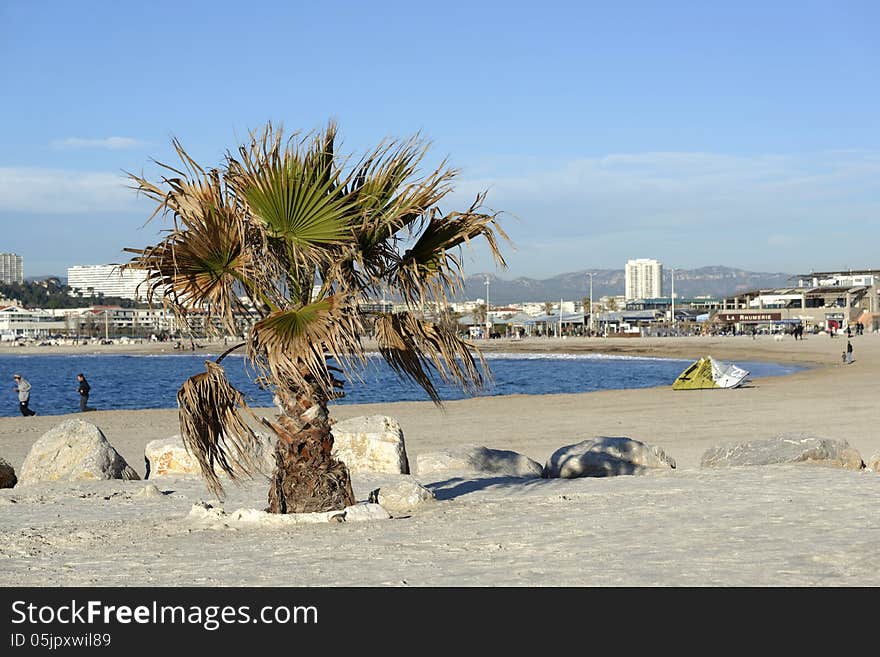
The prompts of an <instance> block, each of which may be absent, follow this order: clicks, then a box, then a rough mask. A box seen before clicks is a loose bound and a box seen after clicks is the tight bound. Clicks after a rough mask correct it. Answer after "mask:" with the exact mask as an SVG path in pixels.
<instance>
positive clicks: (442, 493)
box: [424, 476, 550, 500]
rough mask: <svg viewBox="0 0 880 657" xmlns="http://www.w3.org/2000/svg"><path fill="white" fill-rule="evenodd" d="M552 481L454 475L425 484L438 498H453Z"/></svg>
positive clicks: (537, 478) (538, 478) (538, 484)
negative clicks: (482, 491) (491, 489)
mask: <svg viewBox="0 0 880 657" xmlns="http://www.w3.org/2000/svg"><path fill="white" fill-rule="evenodd" d="M548 481H550V480H549V479H542V478H540V477H511V476H504V477H470V478H465V477H452V478H450V479H445V480H443V481H435V482H433V483H430V484H424V486H425V488H427V489H428V490H430V491H431V492H432V493H434V497H436V498H437V499H438V500H453V499H455V498H456V497H461V496H462V495H467V494H468V493H475V492H477V491H481V490H488V489H490V488H512V487H514V486H516V487H517V488H522V487H533V486H540V485H542V484H545V483H547V482H548Z"/></svg>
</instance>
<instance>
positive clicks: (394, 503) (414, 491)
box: [376, 477, 435, 511]
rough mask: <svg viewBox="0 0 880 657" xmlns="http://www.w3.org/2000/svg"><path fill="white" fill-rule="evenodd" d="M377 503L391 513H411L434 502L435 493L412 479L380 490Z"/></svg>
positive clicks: (405, 479) (406, 479) (408, 478)
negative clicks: (427, 503)
mask: <svg viewBox="0 0 880 657" xmlns="http://www.w3.org/2000/svg"><path fill="white" fill-rule="evenodd" d="M378 491H379V492H378V495H377V500H376V501H377V502H378V503H379V504H381V505H382V506H383V507H384V508H386V509H388V510H389V511H411V510H413V509H415V508H416V507H418V506H421V505H422V504H425V503H426V502H433V501H434V499H435V498H434V493H432V492H431V491H430V490H428V489H427V488H425V487H424V486H422V485H421V484H420V483H419V482H418V481H416V480H415V479H413V478H412V477H406V478H404V479H401V480H400V481H398V482H397V483H394V484H391V485H388V486H382V487H380V488H379V489H378Z"/></svg>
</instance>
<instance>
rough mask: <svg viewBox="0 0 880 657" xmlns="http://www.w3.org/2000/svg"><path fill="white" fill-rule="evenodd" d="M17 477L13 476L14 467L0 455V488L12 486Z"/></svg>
mask: <svg viewBox="0 0 880 657" xmlns="http://www.w3.org/2000/svg"><path fill="white" fill-rule="evenodd" d="M17 481H18V479H17V478H16V476H15V468H13V467H12V466H11V465H9V462H8V461H6V459H4V458H3V457H2V456H0V488H12V487H13V486H15V484H16V482H17Z"/></svg>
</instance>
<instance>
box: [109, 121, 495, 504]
mask: <svg viewBox="0 0 880 657" xmlns="http://www.w3.org/2000/svg"><path fill="white" fill-rule="evenodd" d="M336 135H337V130H336V126H335V124H334V123H332V122H331V123H330V124H329V125H328V126H327V128H326V129H324V130H323V131H320V132H318V133H316V134H314V135H310V136H304V137H301V136H299V135H294V136H293V137H291V138H289V139H285V138H284V137H283V135H282V130H280V129H276V128H274V127H273V126H272V125H271V124H268V125H267V126H266V127H265V128H264V129H263V130H262V131H261V132H259V133H254V134H252V135H251V137H250V140H249V142H248V143H246V144H245V145H242V146H240V147H239V148H238V149H237V151H236V152H234V153H232V152H230V153H227V155H226V157H225V159H224V162H223V163H222V165H221V166H220V167H218V168H210V169H205V168H203V167H201V166H199V165H198V164H197V163H196V162H195V161H194V160H193V159H192V158H191V157H190V156H189V155H188V154H187V153H186V152H185V150H184V149H183V147H182V146H181V144H180V143H179V142H178V141H177V140H174V142H173V144H174V147H175V149H176V152H177V154H178V156H179V158H180V160H181V163H182V165H181V167H180V168H179V169H178V168H173V167H170V166H168V165H160V166H162V167H163V168H164V170H165V171H166V172H167V175H166V176H165V177H163V178H162V179H161V181H160V182H159V183H153V182H150V181H148V180H147V179H145V178H144V177H143V176H137V175H134V174H129V175H130V178H131V179H132V180H133V181H134V186H135V189H137V190H138V191H139V192H140V193H143V194H145V195H146V196H148V197H149V198H151V199H152V200H154V201H155V202H156V204H157V207H156V211H155V212H154V214H153V217H155V216H156V215H159V214H163V215H168V216H170V218H171V219H172V223H173V225H172V227H171V229H170V230H168V231H167V234H166V236H165V237H164V239H162V240H161V241H160V242H159V243H158V244H155V245H153V246H149V247H146V248H143V249H127V250H128V251H129V252H132V253H134V254H135V256H134V257H133V258H132V260H131V261H130V262H129V263H127V265H126V266H127V267H130V268H135V269H143V270H146V272H148V274H147V276H148V278H147V287H148V290H147V293H148V297H149V298H150V299H154V298H158V297H159V296H160V295H161V297H162V299H163V303H165V304H166V305H167V306H169V307H170V308H171V309H172V310H173V311H174V312H175V313H176V315H177V316H178V317H179V318H180V319H181V320H182V321H184V322H186V321H187V320H188V318H189V317H191V315H192V313H194V312H198V313H207V314H208V315H209V316H211V317H215V318H217V319H219V320H220V323H221V325H222V326H223V328H225V330H226V331H228V332H229V333H232V334H236V333H237V332H238V329H237V327H236V320H235V318H236V316H239V317H240V316H241V315H246V316H249V317H251V320H252V321H251V325H250V328H249V330H248V331H247V332H246V335H245V337H244V341H243V345H242V346H245V347H246V349H247V357H248V359H249V362H251V363H252V364H253V366H254V368H255V374H256V378H257V379H258V382H260V383H262V384H263V385H265V386H268V387H271V388H272V389H273V390H274V391H275V394H276V396H277V397H278V398H279V399H280V401H281V406H282V416H286V417H280V418H279V419H278V421H276V422H272V421H269V420H265V419H263V420H262V422H263V423H264V424H266V425H267V426H269V427H270V428H272V429H273V431H275V432H276V433H277V434H278V435H279V437H280V438H281V439H286V440H287V442H288V443H290V441H291V440H293V438H292V436H295V435H299V434H302V435H305V433H303V432H306V433H307V432H308V431H309V430H310V429H314V428H315V427H317V426H319V425H321V426H322V427H323V425H322V424H321V423H322V422H324V423H326V425H327V431H326V432H325V431H323V429H322V431H321V432H320V433H321V434H322V435H324V438H323V439H322V440H324V442H326V440H327V438H326V435H329V422H330V421H329V420H328V419H326V418H325V417H324V416H326V404H327V402H328V401H329V400H332V399H334V398H336V397H338V396H340V395H341V394H342V393H341V390H342V387H343V385H344V383H345V381H346V380H353V379H354V380H356V379H358V378H359V375H360V372H361V371H362V369H363V367H364V365H365V363H366V348H365V345H364V342H363V340H364V338H365V337H366V324H365V314H364V312H363V311H362V306H363V304H364V303H365V302H366V301H368V300H370V299H374V298H377V297H378V296H379V294H384V293H390V294H391V295H392V298H395V299H398V300H400V301H402V302H403V303H404V304H406V306H407V307H408V308H412V309H415V308H424V307H425V305H426V304H436V305H437V307H440V308H443V307H445V306H446V305H447V298H448V296H449V295H450V294H452V293H454V292H455V291H457V290H459V289H461V287H462V283H463V274H462V269H461V259H460V248H457V247H461V246H462V245H465V244H467V243H469V242H470V241H471V240H473V239H476V238H483V239H484V240H485V241H486V243H487V244H488V246H489V249H490V251H491V253H492V255H493V257H494V258H495V260H496V262H497V263H498V264H499V265H500V266H502V267H504V266H505V262H504V258H503V256H502V255H501V252H500V250H499V240H500V239H506V235H505V234H504V232H503V230H502V229H501V228H500V226H499V225H498V223H497V220H498V213H497V212H487V211H484V209H483V203H484V200H485V194H479V195H478V196H477V197H476V199H475V200H474V202H473V204H472V205H471V206H470V207H469V208H467V209H466V210H463V211H455V212H448V213H444V212H442V211H441V210H440V208H439V203H440V202H441V201H442V200H443V199H444V197H446V196H447V194H449V192H450V191H451V190H452V186H451V183H452V181H453V179H454V178H455V176H456V175H457V174H458V172H457V171H456V170H454V169H451V168H449V167H447V166H446V163H445V162H444V163H442V164H441V165H440V166H439V167H438V168H437V169H435V170H434V171H432V172H431V173H430V174H428V175H421V174H420V172H419V164H420V163H421V161H422V160H423V158H424V156H425V154H426V151H427V146H426V145H425V144H424V143H423V142H421V141H420V140H418V139H417V138H412V139H408V140H403V141H400V140H388V141H385V142H383V143H381V144H380V145H379V146H377V147H376V148H375V149H374V150H372V151H371V152H370V153H368V154H367V155H366V156H364V157H363V158H361V159H360V160H358V161H356V162H352V161H351V159H350V158H347V157H346V158H342V157H340V156H338V155H337V154H336V152H335V142H336ZM151 218H152V217H151ZM372 319H373V320H374V323H373V329H372V330H373V332H374V335H373V337H374V338H375V341H376V343H377V346H378V350H379V353H380V354H381V356H382V357H383V358H384V359H385V360H386V361H387V362H388V363H389V364H390V366H391V367H392V368H393V370H394V371H395V372H396V373H397V374H398V375H399V376H401V377H403V378H407V379H411V380H413V381H415V382H416V383H418V384H419V385H420V386H421V387H422V388H424V390H425V391H426V392H427V393H428V395H429V396H430V397H431V399H432V400H433V401H434V402H435V403H438V404H439V403H440V397H439V395H438V392H437V389H436V387H435V385H434V381H435V380H436V378H437V377H439V379H440V380H442V381H444V382H453V383H457V384H459V385H461V386H463V387H465V388H466V389H470V390H474V389H477V388H478V387H479V386H481V385H482V383H483V377H484V375H485V374H486V373H488V369H487V368H486V366H485V362H483V360H482V356H481V355H480V353H479V351H478V350H477V349H476V348H475V347H474V346H473V345H471V344H470V343H468V342H467V341H465V340H463V339H462V338H460V337H459V336H458V334H457V332H456V331H455V330H454V329H453V328H451V327H449V326H448V324H445V323H439V322H438V323H435V322H431V321H427V320H426V319H425V318H424V317H423V316H422V315H421V314H420V313H417V312H413V311H405V312H397V313H379V314H378V315H376V316H374V317H373V318H372ZM224 355H225V354H224ZM220 360H222V357H221V358H219V359H218V360H217V362H216V363H215V362H210V361H209V362H208V363H207V369H206V372H204V373H202V374H199V375H196V376H194V377H192V378H190V379H189V380H188V381H186V382H185V383H184V385H183V386H182V388H181V389H180V391H179V393H178V404H179V409H180V420H181V433H182V436H183V438H184V441H185V444H186V445H187V448H188V449H189V450H190V451H192V452H193V453H194V454H195V455H196V456H197V458H198V459H199V461H200V464H201V467H202V472H203V474H204V476H205V477H206V480H207V481H208V483H209V485H210V486H211V488H212V489H213V490H214V491H215V492H218V493H219V492H222V488H221V486H220V482H219V480H218V479H217V475H216V473H215V467H219V468H220V469H221V470H223V471H225V472H226V473H227V474H229V475H230V476H232V477H236V476H239V475H241V474H249V473H252V472H253V470H254V464H253V462H252V459H251V457H250V454H251V453H252V451H253V450H252V449H251V446H252V443H253V441H254V440H255V438H256V435H255V433H254V432H253V430H252V429H251V428H250V426H249V424H248V423H247V421H246V417H245V415H246V414H248V413H249V412H250V411H249V409H248V406H247V404H246V402H245V399H244V396H243V395H242V394H241V393H240V392H239V391H237V390H235V389H234V388H233V387H232V386H231V384H230V383H229V382H228V380H227V379H226V376H225V374H224V372H223V369H222V367H221V366H220V365H219V362H220ZM285 423H286V424H285ZM325 434H326V435H325ZM329 440H330V442H331V444H332V437H331V438H329ZM282 442H284V440H282ZM279 449H280V448H279ZM315 449H316V450H318V452H320V453H321V454H324V453H325V452H326V453H327V457H326V459H324V465H323V466H320V467H324V466H326V467H330V466H329V465H327V464H328V463H329V458H330V457H329V447H328V446H327V445H326V444H323V443H322V445H321V447H320V448H318V447H316V448H315ZM300 451H302V450H300ZM294 460H296V459H294ZM282 461H284V459H283V458H282V459H281V460H280V461H279V454H278V453H276V463H277V464H278V465H277V468H282ZM297 462H298V463H299V464H300V466H302V465H303V463H302V459H299V461H297ZM316 463H317V462H315V463H313V464H312V465H311V466H308V465H306V466H304V467H305V469H306V470H308V469H309V468H310V467H311V468H312V469H314V467H318V466H316ZM284 467H287V469H288V470H289V469H290V467H289V465H288V466H284ZM282 469H283V468H282ZM343 469H344V466H343ZM328 476H329V475H328ZM346 476H347V475H346ZM279 482H280V479H279ZM281 485H282V484H281V483H279V484H278V486H279V487H280V486H281ZM315 485H317V484H315ZM279 490H280V489H279ZM279 494H280V493H279ZM319 497H320V495H319ZM348 497H349V498H350V495H349V496H348ZM270 506H271V504H270ZM281 506H282V507H283V506H284V505H283V504H281Z"/></svg>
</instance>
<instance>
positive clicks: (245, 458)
mask: <svg viewBox="0 0 880 657" xmlns="http://www.w3.org/2000/svg"><path fill="white" fill-rule="evenodd" d="M205 368H206V370H207V371H205V372H203V373H202V374H196V375H195V376H193V377H190V378H189V379H187V380H186V381H185V382H184V384H183V386H181V388H180V390H179V391H178V393H177V404H178V408H179V411H178V415H179V417H180V430H181V437H182V438H183V444H184V446H185V447H186V450H187V452H189V453H190V454H192V455H193V456H195V458H196V460H197V461H198V463H199V467H200V468H201V471H202V476H203V477H204V478H205V481H206V483H207V485H208V488H209V489H210V490H211V492H213V493H214V494H215V495H217V496H222V495H223V486H222V485H221V484H220V479H219V478H218V477H217V471H216V468H217V467H219V468H220V469H221V470H222V471H223V472H225V473H226V474H227V475H229V477H230V478H231V479H233V480H235V479H240V478H241V477H243V476H250V475H252V474H253V473H255V472H256V471H257V470H258V468H257V465H256V464H255V463H254V459H253V456H252V454H253V453H254V450H253V446H254V445H255V444H256V443H257V442H258V438H257V435H256V434H255V433H254V431H253V430H252V429H251V428H250V427H249V426H248V424H247V421H246V417H247V416H250V417H253V418H255V419H256V416H255V415H254V414H253V412H252V411H251V410H250V408H249V407H248V405H247V404H246V403H245V400H244V395H242V393H241V392H239V391H238V390H236V389H235V388H234V387H232V385H231V384H230V383H229V381H228V380H227V379H226V375H225V374H224V372H223V368H222V367H221V366H220V365H217V364H216V363H213V362H211V361H205Z"/></svg>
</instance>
